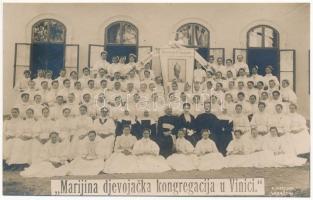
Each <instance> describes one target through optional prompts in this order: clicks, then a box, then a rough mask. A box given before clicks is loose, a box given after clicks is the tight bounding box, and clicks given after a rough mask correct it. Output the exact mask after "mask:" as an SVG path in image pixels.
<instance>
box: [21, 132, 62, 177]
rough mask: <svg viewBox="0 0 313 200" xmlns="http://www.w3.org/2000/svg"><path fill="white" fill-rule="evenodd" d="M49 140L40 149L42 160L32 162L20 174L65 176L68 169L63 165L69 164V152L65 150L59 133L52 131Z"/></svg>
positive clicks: (28, 175)
mask: <svg viewBox="0 0 313 200" xmlns="http://www.w3.org/2000/svg"><path fill="white" fill-rule="evenodd" d="M49 138H50V139H49V141H48V142H47V143H46V144H45V145H44V147H43V149H42V150H41V151H40V157H41V161H40V162H38V163H35V164H32V165H31V166H30V167H29V168H26V169H25V170H24V171H22V172H21V173H20V174H21V176H23V177H53V176H65V175H66V171H65V170H63V167H61V166H64V165H66V164H67V161H66V160H67V154H66V153H67V152H64V151H63V149H64V147H63V145H64V144H63V143H62V142H60V138H59V134H58V133H57V132H51V133H50V134H49Z"/></svg>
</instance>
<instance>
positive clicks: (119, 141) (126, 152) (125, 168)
mask: <svg viewBox="0 0 313 200" xmlns="http://www.w3.org/2000/svg"><path fill="white" fill-rule="evenodd" d="M136 141H137V139H136V137H135V136H133V135H132V134H131V132H130V127H129V126H126V125H125V126H124V127H123V134H122V135H121V136H117V137H116V139H115V145H114V152H113V154H112V155H111V157H110V158H109V159H108V160H107V161H106V162H105V164H104V169H103V172H104V173H108V174H115V173H134V172H136V170H137V162H136V156H135V155H132V150H133V147H134V144H135V142H136Z"/></svg>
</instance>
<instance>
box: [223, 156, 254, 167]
mask: <svg viewBox="0 0 313 200" xmlns="http://www.w3.org/2000/svg"><path fill="white" fill-rule="evenodd" d="M250 159H251V156H250V155H249V154H248V155H229V156H226V157H225V163H226V164H225V165H226V166H227V167H253V165H254V164H253V163H251V161H250Z"/></svg>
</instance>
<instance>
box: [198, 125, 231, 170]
mask: <svg viewBox="0 0 313 200" xmlns="http://www.w3.org/2000/svg"><path fill="white" fill-rule="evenodd" d="M210 134H211V132H210V130H208V129H202V130H201V135H202V139H201V140H199V142H198V143H197V145H196V148H195V153H196V154H197V155H198V157H199V160H198V169H199V170H200V171H206V170H210V169H221V168H223V167H225V161H224V157H223V155H222V154H221V153H220V152H219V151H218V150H217V147H216V144H215V142H214V141H213V140H211V139H210V138H209V135H210Z"/></svg>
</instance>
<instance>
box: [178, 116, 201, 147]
mask: <svg viewBox="0 0 313 200" xmlns="http://www.w3.org/2000/svg"><path fill="white" fill-rule="evenodd" d="M181 128H185V129H187V134H186V136H185V138H186V139H187V140H188V141H189V142H191V144H192V145H193V146H196V144H197V141H198V140H199V135H198V134H197V133H196V124H195V117H194V116H193V115H191V114H190V121H187V120H186V118H185V115H184V114H181V115H180V116H179V117H178V129H181ZM188 130H193V131H194V134H192V135H188ZM176 136H177V135H176Z"/></svg>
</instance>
